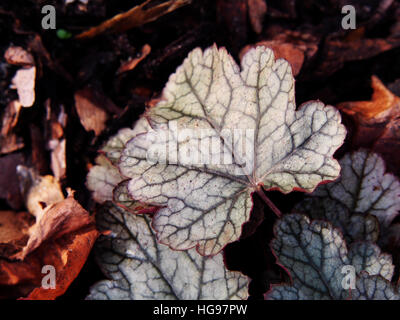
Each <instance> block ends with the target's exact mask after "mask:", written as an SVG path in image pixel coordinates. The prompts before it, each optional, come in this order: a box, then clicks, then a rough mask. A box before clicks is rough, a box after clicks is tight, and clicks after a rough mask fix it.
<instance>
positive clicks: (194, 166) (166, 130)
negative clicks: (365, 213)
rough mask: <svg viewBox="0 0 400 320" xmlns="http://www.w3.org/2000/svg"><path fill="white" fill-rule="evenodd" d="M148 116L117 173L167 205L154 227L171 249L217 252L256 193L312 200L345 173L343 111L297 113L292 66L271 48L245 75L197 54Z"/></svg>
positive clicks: (260, 50)
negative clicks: (337, 155) (339, 156)
mask: <svg viewBox="0 0 400 320" xmlns="http://www.w3.org/2000/svg"><path fill="white" fill-rule="evenodd" d="M145 118H146V119H148V121H149V123H150V126H151V128H150V129H148V131H147V132H146V133H144V134H139V135H136V137H134V138H133V139H131V140H130V141H129V142H128V143H127V144H126V148H125V149H124V151H123V152H122V155H121V158H120V162H119V168H120V171H121V173H122V174H123V175H124V176H126V177H128V178H130V179H131V180H130V182H129V185H128V189H129V192H130V195H131V196H132V198H134V199H135V200H139V201H143V202H146V203H150V204H152V205H157V206H162V207H163V208H161V209H160V210H159V211H158V212H157V213H156V214H155V217H154V219H153V222H152V224H153V226H154V228H155V229H156V230H157V236H158V239H159V240H160V241H161V242H162V243H164V244H167V245H168V246H170V247H171V248H173V249H178V250H185V249H189V248H193V247H196V248H197V250H198V252H199V253H201V254H202V255H213V254H216V253H218V252H219V251H220V250H222V248H223V247H224V246H225V245H226V244H227V243H229V242H232V241H235V240H237V239H238V238H239V236H240V233H241V227H242V225H243V224H244V223H245V222H246V221H247V220H248V219H249V216H250V211H251V209H252V199H251V195H252V193H253V192H255V191H260V188H261V187H263V188H264V189H265V190H270V189H279V190H280V191H282V192H284V193H288V192H290V191H292V190H294V189H297V190H303V191H308V192H311V191H313V190H314V189H315V187H316V186H317V185H318V184H320V183H321V182H325V181H329V180H334V179H336V178H337V177H338V175H339V171H340V166H339V164H338V163H337V161H336V160H335V159H333V157H332V155H333V153H334V152H335V151H336V149H337V148H338V147H339V146H340V145H341V144H342V143H343V140H344V137H345V128H344V126H343V125H341V123H340V121H341V119H340V115H339V113H338V112H337V110H336V109H334V108H333V107H330V106H324V105H323V104H322V103H321V102H317V101H314V102H308V103H305V104H304V105H302V107H301V108H300V109H299V110H298V111H296V110H295V97H294V79H293V76H292V71H291V68H290V66H289V64H288V63H287V62H286V61H285V60H283V59H278V60H276V61H275V58H274V55H273V52H272V51H271V50H270V49H267V48H264V47H257V48H255V49H251V50H249V51H248V52H247V53H246V54H245V56H244V57H243V59H242V68H241V70H240V68H239V66H238V65H237V64H236V63H235V61H234V60H233V58H232V57H231V56H230V55H229V54H228V53H227V52H226V50H225V49H217V48H216V46H214V47H211V48H209V49H207V50H205V51H204V52H202V50H200V49H195V50H193V51H192V52H191V53H190V54H189V56H188V57H187V58H186V59H185V61H184V62H183V64H182V65H181V66H180V67H178V69H177V71H176V73H175V74H173V75H171V77H170V79H169V81H168V83H167V85H166V87H165V89H164V91H163V100H161V101H160V102H159V103H158V104H157V105H156V106H154V107H152V108H150V109H148V110H147V113H146V115H145ZM185 130H186V131H185ZM189 133H190V134H191V135H190V134H189ZM175 146H176V147H175ZM171 150H172V151H173V152H171ZM175 151H176V152H175ZM188 154H189V156H188ZM167 156H168V157H167ZM226 157H227V158H228V160H227V161H225V160H226V159H227V158H226ZM215 159H217V161H212V160H215ZM222 160H224V161H225V162H224V161H222ZM261 192H262V191H261Z"/></svg>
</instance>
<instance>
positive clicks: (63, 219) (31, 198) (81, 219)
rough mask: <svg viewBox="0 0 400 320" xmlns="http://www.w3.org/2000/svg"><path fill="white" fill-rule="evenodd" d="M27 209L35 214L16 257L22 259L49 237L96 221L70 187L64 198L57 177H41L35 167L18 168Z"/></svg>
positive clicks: (56, 236) (55, 236) (58, 235)
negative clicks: (27, 237)
mask: <svg viewBox="0 0 400 320" xmlns="http://www.w3.org/2000/svg"><path fill="white" fill-rule="evenodd" d="M18 173H19V175H20V180H21V184H22V185H23V189H24V196H25V203H26V207H27V209H28V211H29V212H30V213H31V214H32V215H34V216H35V217H36V223H35V224H34V225H33V226H32V227H31V228H30V229H29V239H28V242H27V244H26V246H25V247H24V248H23V250H22V251H21V252H19V253H17V254H16V255H15V256H14V258H16V259H20V260H23V259H24V258H25V257H26V256H27V255H28V254H29V253H31V252H32V251H33V250H35V249H36V248H38V247H39V246H40V245H41V244H42V243H43V242H44V241H46V240H48V239H50V238H54V239H56V238H58V237H61V236H62V235H64V234H66V233H70V232H73V231H76V230H78V229H80V228H83V227H85V226H87V225H90V224H92V223H93V217H91V216H90V215H89V213H88V212H87V211H86V210H85V209H83V208H82V206H81V205H80V204H79V203H78V202H77V201H76V200H75V199H74V197H73V192H72V191H71V190H68V197H67V198H66V199H64V196H63V193H62V191H61V187H60V185H59V183H58V180H57V179H55V178H54V177H52V176H44V177H41V176H38V175H37V174H36V173H35V172H34V171H33V170H32V169H28V168H26V167H23V166H19V167H18Z"/></svg>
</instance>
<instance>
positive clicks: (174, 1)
mask: <svg viewBox="0 0 400 320" xmlns="http://www.w3.org/2000/svg"><path fill="white" fill-rule="evenodd" d="M155 2H156V1H153V0H147V1H145V2H143V3H142V4H140V5H138V6H136V7H133V8H132V9H130V10H129V11H127V12H124V13H121V14H118V15H116V16H114V17H112V18H111V19H109V20H107V21H104V22H103V23H102V24H100V25H99V26H96V27H93V28H91V29H89V30H87V31H84V32H82V33H80V34H79V35H77V36H76V38H77V39H88V38H93V37H96V36H98V35H100V34H103V33H106V32H107V33H116V32H124V31H126V30H129V29H132V28H135V27H139V26H141V25H143V24H146V23H148V22H151V21H154V20H157V19H158V18H159V17H161V16H163V15H165V14H167V13H169V12H172V11H174V10H176V9H178V8H180V7H182V6H184V5H187V4H189V3H191V0H170V1H167V2H163V3H161V4H156V5H153V4H154V3H155Z"/></svg>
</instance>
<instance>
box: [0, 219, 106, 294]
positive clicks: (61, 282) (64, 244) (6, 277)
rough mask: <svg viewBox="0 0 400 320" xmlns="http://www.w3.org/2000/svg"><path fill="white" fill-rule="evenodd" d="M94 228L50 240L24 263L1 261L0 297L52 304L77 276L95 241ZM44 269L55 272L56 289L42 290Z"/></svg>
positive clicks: (95, 233)
mask: <svg viewBox="0 0 400 320" xmlns="http://www.w3.org/2000/svg"><path fill="white" fill-rule="evenodd" d="M98 234H99V233H98V231H97V230H96V229H95V227H94V225H92V226H90V227H88V228H85V229H81V230H79V231H77V232H72V233H69V234H66V235H64V236H63V237H60V238H57V239H52V240H51V241H47V242H46V243H45V244H43V245H41V246H40V247H39V248H38V249H36V250H35V251H34V252H32V253H31V254H29V255H28V256H27V257H26V258H25V259H24V261H7V260H4V259H1V260H0V297H4V298H8V299H10V298H13V297H15V298H18V297H26V298H27V299H34V300H52V299H55V298H57V297H59V296H61V295H63V294H64V293H65V291H66V290H67V289H68V287H69V286H70V284H71V283H72V281H73V280H74V279H75V278H76V277H77V276H78V274H79V272H80V271H81V269H82V267H83V265H84V264H85V262H86V259H87V257H88V255H89V253H90V251H91V249H92V246H93V245H94V242H95V241H96V239H97V237H98ZM45 265H51V266H54V268H55V270H56V279H55V283H56V287H55V289H51V290H49V289H45V288H43V287H42V283H41V282H42V279H43V276H44V274H43V273H42V268H43V266H45Z"/></svg>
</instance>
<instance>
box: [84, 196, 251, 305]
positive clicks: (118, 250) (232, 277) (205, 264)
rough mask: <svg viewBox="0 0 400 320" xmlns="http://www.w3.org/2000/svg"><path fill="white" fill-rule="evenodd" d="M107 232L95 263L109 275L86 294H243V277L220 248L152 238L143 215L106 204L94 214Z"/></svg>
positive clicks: (159, 296) (193, 296)
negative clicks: (213, 250)
mask: <svg viewBox="0 0 400 320" xmlns="http://www.w3.org/2000/svg"><path fill="white" fill-rule="evenodd" d="M97 218H98V221H99V225H100V227H101V228H103V229H105V230H111V235H110V236H108V237H103V238H101V239H100V240H99V243H98V248H97V250H98V252H99V257H98V259H99V262H100V265H101V267H102V269H103V271H104V272H105V274H106V275H107V276H108V277H109V278H110V279H111V280H104V281H101V282H99V283H97V284H96V285H94V286H93V287H92V288H91V291H90V294H89V296H88V297H87V299H96V300H97V299H112V300H114V299H123V300H125V299H130V300H138V299H146V300H149V299H156V300H160V299H162V300H164V299H185V300H186V299H196V300H198V299H245V298H247V296H248V294H247V287H248V278H247V277H245V276H242V275H241V274H240V273H239V272H232V271H228V270H226V268H225V265H224V261H223V256H222V253H221V254H218V255H215V256H213V257H203V256H200V255H199V254H198V253H197V252H196V251H195V250H193V249H192V250H188V251H174V250H171V249H170V248H168V247H167V246H165V245H162V244H159V243H157V241H156V237H155V234H154V232H153V230H152V228H151V226H150V218H149V217H148V216H146V215H134V214H132V213H128V212H127V211H125V210H123V209H121V208H119V207H116V206H115V205H113V204H110V203H109V204H108V205H106V206H104V207H103V210H102V211H101V212H100V213H99V215H98V217H97Z"/></svg>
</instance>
